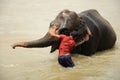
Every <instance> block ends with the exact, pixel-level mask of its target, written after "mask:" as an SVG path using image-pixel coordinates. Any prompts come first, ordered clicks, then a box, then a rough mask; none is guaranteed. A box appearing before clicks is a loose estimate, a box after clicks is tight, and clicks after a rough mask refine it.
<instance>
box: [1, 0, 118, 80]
mask: <svg viewBox="0 0 120 80" xmlns="http://www.w3.org/2000/svg"><path fill="white" fill-rule="evenodd" d="M119 3H120V1H119V0H99V1H98V0H92V1H90V0H78V1H75V0H59V1H56V0H51V1H50V0H0V80H119V79H120V68H119V66H120V54H119V52H120V40H119V39H120V33H119V31H120V27H119V26H120V23H119V18H120V16H119V13H120V6H119ZM91 8H94V9H97V10H98V11H99V12H100V14H101V15H102V16H104V17H105V18H106V19H107V20H108V21H109V22H110V23H111V24H112V26H113V28H114V30H115V32H116V34H117V42H116V45H115V47H114V48H113V49H110V50H106V51H102V52H97V53H96V54H95V55H93V56H91V57H87V56H82V55H73V60H74V62H75V64H76V66H75V67H74V68H63V67H61V66H60V65H59V64H58V62H57V51H56V52H54V53H53V54H50V53H49V51H50V47H48V48H36V49H35V48H34V49H26V48H16V49H15V50H13V49H12V48H11V45H12V44H13V43H15V42H20V41H30V40H34V39H38V38H41V37H42V36H43V35H44V34H45V33H46V32H47V31H48V27H49V23H50V21H52V20H53V19H54V18H55V16H56V15H57V14H58V13H59V12H60V11H61V10H63V9H70V10H74V11H76V12H78V13H79V12H81V11H84V10H87V9H91Z"/></svg>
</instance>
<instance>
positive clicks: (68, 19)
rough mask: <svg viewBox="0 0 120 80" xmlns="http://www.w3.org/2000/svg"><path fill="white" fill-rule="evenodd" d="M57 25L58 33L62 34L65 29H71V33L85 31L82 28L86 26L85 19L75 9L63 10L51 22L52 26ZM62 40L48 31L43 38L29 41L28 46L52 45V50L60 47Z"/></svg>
mask: <svg viewBox="0 0 120 80" xmlns="http://www.w3.org/2000/svg"><path fill="white" fill-rule="evenodd" d="M54 25H57V26H58V27H59V28H58V30H57V33H58V34H60V33H61V32H62V31H63V30H64V29H67V30H69V34H70V33H71V32H73V31H78V33H81V32H84V30H82V28H83V27H84V26H85V25H84V21H82V19H81V18H80V16H78V14H77V13H76V12H74V11H69V10H63V11H61V12H60V13H59V14H58V15H57V17H56V18H55V19H54V20H53V21H52V22H51V23H50V27H49V29H50V28H52V27H53V26H54ZM59 44H60V40H59V39H56V38H53V37H52V36H51V35H50V34H49V33H47V34H46V35H45V36H44V37H43V38H41V39H39V40H37V41H33V42H31V43H29V46H28V47H33V46H34V47H35V46H36V47H47V46H51V52H53V51H55V50H56V49H58V47H59Z"/></svg>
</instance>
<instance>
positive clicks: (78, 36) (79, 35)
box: [70, 27, 87, 42]
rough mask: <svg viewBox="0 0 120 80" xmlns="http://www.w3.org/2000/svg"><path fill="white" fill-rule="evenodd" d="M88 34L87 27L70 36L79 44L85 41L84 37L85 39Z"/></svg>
mask: <svg viewBox="0 0 120 80" xmlns="http://www.w3.org/2000/svg"><path fill="white" fill-rule="evenodd" d="M86 34H87V29H86V27H82V28H81V29H80V30H78V31H73V32H71V33H70V35H71V36H72V37H73V39H74V40H75V41H76V42H78V41H80V40H82V39H83V37H85V36H86Z"/></svg>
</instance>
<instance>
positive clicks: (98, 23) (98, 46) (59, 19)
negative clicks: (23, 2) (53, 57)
mask: <svg viewBox="0 0 120 80" xmlns="http://www.w3.org/2000/svg"><path fill="white" fill-rule="evenodd" d="M55 24H56V25H58V27H59V28H58V30H57V34H60V32H61V31H63V30H64V29H67V30H69V34H70V33H72V32H74V31H75V32H76V35H77V36H76V37H75V39H76V42H77V41H79V40H82V39H81V38H82V37H84V36H85V35H84V32H85V31H86V28H85V27H87V28H88V29H89V31H90V32H91V34H92V36H91V37H89V40H87V41H85V42H84V43H82V44H80V45H78V46H75V47H74V48H73V49H72V50H71V54H72V53H77V54H82V55H86V56H91V55H93V54H95V52H97V51H102V50H106V49H110V48H112V47H113V46H114V45H115V42H116V33H115V31H114V30H113V28H112V26H111V24H110V23H109V22H108V21H107V20H106V19H104V18H103V17H102V16H101V15H100V13H99V12H98V11H97V10H95V9H89V10H85V11H82V12H81V13H76V12H75V11H70V10H68V9H65V10H62V11H61V12H60V13H59V14H58V15H57V16H56V18H55V19H54V20H53V21H51V23H50V26H49V29H50V28H52V27H53V25H55ZM82 32H83V33H82ZM79 33H81V34H83V36H82V37H80V35H81V34H80V35H79ZM59 45H60V39H56V38H53V37H52V36H51V35H50V34H49V32H47V33H46V35H45V36H44V37H42V38H40V39H38V40H33V41H29V42H24V46H22V47H25V48H38V47H39V48H43V47H48V46H51V51H50V52H51V53H52V52H54V51H55V50H57V49H58V47H59Z"/></svg>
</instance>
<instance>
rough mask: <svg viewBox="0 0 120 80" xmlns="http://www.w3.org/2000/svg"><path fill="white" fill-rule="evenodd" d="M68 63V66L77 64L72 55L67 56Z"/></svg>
mask: <svg viewBox="0 0 120 80" xmlns="http://www.w3.org/2000/svg"><path fill="white" fill-rule="evenodd" d="M66 64H67V67H74V66H75V64H74V62H73V61H72V58H71V56H70V55H68V56H66Z"/></svg>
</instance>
